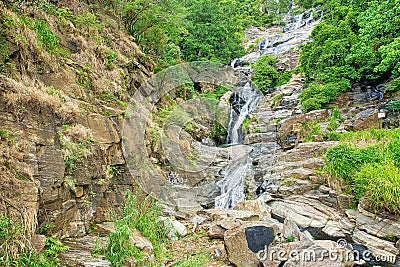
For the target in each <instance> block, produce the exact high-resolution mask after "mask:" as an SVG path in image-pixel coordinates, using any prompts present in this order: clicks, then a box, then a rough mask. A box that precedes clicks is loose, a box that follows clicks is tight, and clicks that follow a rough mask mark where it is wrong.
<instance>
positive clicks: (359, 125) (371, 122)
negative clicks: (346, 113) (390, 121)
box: [345, 109, 383, 131]
mask: <svg viewBox="0 0 400 267" xmlns="http://www.w3.org/2000/svg"><path fill="white" fill-rule="evenodd" d="M378 113H379V111H378V110H377V109H367V110H364V111H362V112H360V113H358V114H357V115H356V116H355V117H354V118H352V119H350V120H348V121H346V122H345V126H346V128H347V129H348V130H351V131H361V130H365V129H372V128H375V129H379V128H381V127H382V123H383V120H382V119H380V118H378Z"/></svg>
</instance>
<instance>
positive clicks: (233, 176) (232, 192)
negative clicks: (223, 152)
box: [215, 157, 252, 209]
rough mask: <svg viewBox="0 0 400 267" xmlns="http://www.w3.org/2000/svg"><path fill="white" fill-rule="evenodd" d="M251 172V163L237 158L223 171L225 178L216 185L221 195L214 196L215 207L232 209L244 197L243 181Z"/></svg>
mask: <svg viewBox="0 0 400 267" xmlns="http://www.w3.org/2000/svg"><path fill="white" fill-rule="evenodd" d="M251 172H252V169H251V163H250V161H249V160H248V159H247V157H246V159H244V162H243V159H242V160H239V161H237V162H235V163H234V164H232V165H231V166H230V167H229V168H228V169H227V170H226V171H225V174H224V176H225V178H224V179H223V180H221V181H219V182H217V185H218V186H219V187H220V188H221V195H219V196H217V197H216V198H215V207H216V208H220V209H233V208H234V207H235V206H236V204H237V203H239V202H240V201H243V200H244V199H245V197H246V193H245V187H244V184H245V181H246V177H248V176H249V175H250V174H251Z"/></svg>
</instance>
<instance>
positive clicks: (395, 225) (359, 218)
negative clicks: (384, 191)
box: [346, 205, 400, 238]
mask: <svg viewBox="0 0 400 267" xmlns="http://www.w3.org/2000/svg"><path fill="white" fill-rule="evenodd" d="M346 215H347V216H348V217H349V218H350V219H351V220H353V221H354V222H355V223H356V226H357V228H358V229H360V230H364V231H365V232H367V233H369V234H371V235H374V236H377V237H380V238H386V237H389V236H392V237H396V238H400V220H399V218H396V217H395V216H393V217H392V218H382V217H380V216H379V215H377V214H374V213H371V212H369V211H366V210H364V209H363V208H362V207H361V205H360V206H359V208H358V210H347V211H346Z"/></svg>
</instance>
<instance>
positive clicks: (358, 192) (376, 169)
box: [324, 129, 400, 214]
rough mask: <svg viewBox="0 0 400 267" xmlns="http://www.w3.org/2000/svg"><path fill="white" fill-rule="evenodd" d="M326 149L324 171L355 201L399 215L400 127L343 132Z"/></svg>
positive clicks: (376, 209) (373, 208) (375, 209)
mask: <svg viewBox="0 0 400 267" xmlns="http://www.w3.org/2000/svg"><path fill="white" fill-rule="evenodd" d="M340 140H341V143H340V144H339V145H337V146H334V147H331V148H329V149H328V150H327V152H326V155H325V162H326V165H325V167H324V170H325V172H326V173H328V174H329V175H330V176H331V178H333V179H334V180H336V181H338V182H339V184H343V182H344V183H345V185H346V192H347V193H350V194H353V195H354V196H355V199H356V201H360V200H361V199H362V198H365V200H366V204H367V205H369V207H370V208H371V209H372V210H374V211H378V210H381V211H382V210H384V211H389V212H391V213H394V214H400V129H389V130H384V129H380V130H376V129H371V130H366V131H359V132H347V133H345V134H343V135H341V136H340Z"/></svg>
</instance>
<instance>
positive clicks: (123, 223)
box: [105, 190, 170, 266]
mask: <svg viewBox="0 0 400 267" xmlns="http://www.w3.org/2000/svg"><path fill="white" fill-rule="evenodd" d="M162 214H163V212H162V208H161V206H160V205H159V204H158V203H157V202H156V200H155V199H154V198H153V197H152V196H147V197H145V198H144V199H143V200H142V201H140V200H139V199H138V197H137V195H136V194H134V193H133V192H131V191H130V190H127V191H126V193H125V199H124V203H123V204H122V206H121V207H120V208H119V209H118V210H117V211H116V212H115V213H114V215H113V216H114V217H115V218H116V221H115V232H113V233H111V234H110V235H109V236H108V245H107V248H106V249H105V250H106V252H105V255H106V257H107V259H108V260H109V261H110V262H111V264H112V266H123V265H124V264H125V261H126V260H128V259H130V260H134V261H135V262H136V264H139V266H144V265H146V264H149V265H150V264H151V263H150V262H147V261H148V259H145V253H144V252H143V251H141V250H140V249H139V248H137V247H136V246H134V244H132V242H130V237H131V236H132V235H133V234H134V232H135V231H139V232H140V233H141V234H142V235H143V236H144V237H146V238H147V239H148V240H149V241H150V242H151V244H152V245H153V248H154V257H155V261H156V262H160V261H161V260H162V256H163V254H164V248H163V243H164V241H165V240H166V239H167V234H168V232H169V230H170V229H166V227H165V225H164V224H163V222H162V221H160V220H159V217H160V216H161V215H162Z"/></svg>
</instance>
